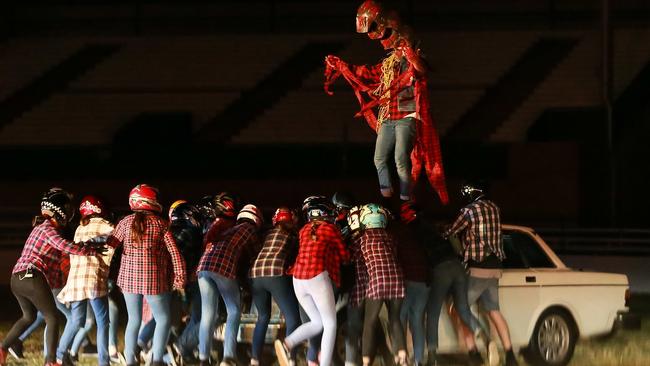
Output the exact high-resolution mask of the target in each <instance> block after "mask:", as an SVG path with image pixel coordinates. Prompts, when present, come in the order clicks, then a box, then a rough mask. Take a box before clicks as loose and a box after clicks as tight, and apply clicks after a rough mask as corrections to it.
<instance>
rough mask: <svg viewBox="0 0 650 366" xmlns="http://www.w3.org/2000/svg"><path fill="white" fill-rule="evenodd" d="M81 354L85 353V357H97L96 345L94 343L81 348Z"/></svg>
mask: <svg viewBox="0 0 650 366" xmlns="http://www.w3.org/2000/svg"><path fill="white" fill-rule="evenodd" d="M79 353H83V354H84V355H93V356H96V355H97V345H94V344H92V343H88V344H86V345H85V346H83V347H82V348H81V350H80V351H79Z"/></svg>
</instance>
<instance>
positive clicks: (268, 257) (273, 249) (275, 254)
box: [248, 226, 298, 278]
mask: <svg viewBox="0 0 650 366" xmlns="http://www.w3.org/2000/svg"><path fill="white" fill-rule="evenodd" d="M297 241H298V238H296V235H295V234H294V233H292V232H289V231H287V230H285V229H283V228H282V227H280V226H276V227H274V228H273V229H271V230H269V232H268V234H266V238H265V239H264V246H263V247H262V250H261V251H260V253H259V254H258V255H257V259H255V263H253V266H252V267H251V269H250V272H249V273H248V276H249V277H251V278H255V277H273V276H282V275H284V274H285V272H286V270H287V267H288V265H289V263H287V258H288V257H289V254H290V253H291V252H293V251H294V250H295V249H296V248H297V247H298V244H297Z"/></svg>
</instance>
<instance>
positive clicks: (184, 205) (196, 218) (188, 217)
mask: <svg viewBox="0 0 650 366" xmlns="http://www.w3.org/2000/svg"><path fill="white" fill-rule="evenodd" d="M169 221H171V222H172V223H175V222H178V223H180V222H185V223H188V224H190V225H191V226H195V227H201V224H200V223H201V221H202V218H201V213H200V212H199V210H198V209H197V208H196V207H195V206H194V205H192V204H190V203H188V202H186V201H182V200H179V201H176V202H174V203H172V205H171V207H170V208H169Z"/></svg>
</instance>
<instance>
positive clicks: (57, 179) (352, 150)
mask: <svg viewBox="0 0 650 366" xmlns="http://www.w3.org/2000/svg"><path fill="white" fill-rule="evenodd" d="M359 3H360V1H343V0H339V1H311V0H302V1H298V0H295V1H282V0H277V1H196V0H189V1H163V0H160V1H153V0H152V1H144V0H142V1H102V0H86V1H52V0H50V1H29V2H25V1H3V2H2V3H1V4H0V150H1V151H2V152H1V153H2V159H1V160H0V164H1V165H0V177H1V178H0V241H2V242H1V243H0V245H1V246H2V248H3V249H4V250H3V258H5V259H6V260H4V261H3V262H6V264H5V265H4V266H3V267H2V273H6V275H3V276H2V281H3V282H6V280H7V279H8V273H9V269H10V268H11V266H12V265H13V263H14V258H15V257H16V256H17V255H18V252H19V250H20V248H21V247H22V243H23V242H24V239H25V238H26V236H27V234H28V232H29V224H30V220H31V216H33V215H34V214H35V213H37V210H38V203H39V199H40V195H41V193H42V192H43V191H44V190H46V189H47V188H49V187H50V186H53V185H56V186H61V187H63V188H65V189H68V190H70V191H71V192H73V193H75V194H76V196H77V198H79V197H81V196H83V195H85V194H90V193H94V194H99V195H101V196H103V197H105V198H106V199H107V200H108V202H109V203H111V204H112V206H113V207H114V208H115V209H116V210H124V209H126V208H127V194H128V192H129V190H130V189H131V188H132V187H133V186H134V185H135V184H137V183H143V182H146V183H149V184H152V185H155V186H158V187H159V188H160V190H161V193H162V195H163V199H164V202H165V203H166V204H169V203H170V202H172V201H174V200H176V199H181V198H182V199H188V200H192V199H198V198H200V197H201V196H203V195H205V194H209V193H217V192H220V191H223V190H230V191H236V192H239V193H240V194H241V195H242V197H244V200H245V201H250V202H253V203H257V204H259V205H260V206H262V207H264V208H265V209H267V210H272V209H273V208H274V207H275V206H277V205H280V204H290V205H296V204H297V203H298V202H300V201H301V200H302V199H303V198H304V197H305V196H307V195H311V194H326V195H331V194H332V193H333V192H335V191H336V190H347V191H350V192H352V193H354V194H355V195H357V196H358V197H359V198H361V199H364V200H375V199H377V197H378V192H377V191H378V188H377V183H376V172H375V169H374V165H373V161H372V154H373V148H374V138H375V135H374V133H373V132H372V131H371V130H370V129H369V128H368V126H367V125H366V124H365V122H364V121H363V120H361V119H355V118H354V117H353V116H354V114H355V113H356V111H357V110H358V105H357V102H356V99H355V97H354V94H353V93H352V92H351V90H350V88H349V86H347V85H346V84H344V83H343V82H339V83H337V85H336V86H335V95H334V96H327V95H326V94H325V93H324V92H323V90H322V80H323V75H322V74H323V58H324V56H325V55H327V54H336V55H340V56H341V58H343V59H344V60H346V61H349V62H351V63H355V64H363V63H377V62H379V60H380V58H381V57H382V55H383V51H382V50H381V48H380V46H379V44H378V43H376V42H373V41H371V40H369V39H368V38H367V37H366V36H364V35H359V34H356V33H355V31H354V17H355V14H356V8H357V6H358V5H359ZM388 5H389V6H391V7H393V8H396V9H398V10H399V11H400V13H401V15H402V17H403V18H404V20H405V21H406V22H408V23H410V24H411V25H412V26H413V27H414V28H415V30H416V35H417V38H418V39H420V40H421V43H420V46H421V48H422V49H423V50H424V52H425V53H426V55H427V61H428V62H429V64H430V65H431V66H432V72H431V73H430V74H429V80H430V95H431V105H432V109H433V116H434V118H435V120H436V123H437V125H438V128H439V133H440V136H441V141H442V145H443V157H444V163H445V169H446V174H447V178H448V188H449V190H450V194H451V203H450V204H449V205H448V206H446V207H441V206H440V204H439V202H438V201H437V198H436V197H435V195H434V194H433V193H432V191H431V190H430V189H428V187H427V186H426V184H425V180H424V179H422V180H421V182H420V185H419V187H418V190H417V193H418V195H417V198H418V201H420V203H421V204H422V205H424V206H426V207H428V208H429V209H430V210H432V211H434V212H435V214H436V215H437V216H438V217H439V218H441V219H448V220H451V219H452V218H453V216H454V214H455V212H456V210H457V209H458V208H459V207H460V205H461V204H462V203H461V202H460V201H459V199H458V195H457V191H458V184H459V182H460V181H461V180H462V179H463V178H467V177H480V178H483V179H485V180H487V181H488V182H490V185H491V193H490V194H491V196H492V198H493V199H494V200H495V201H496V202H497V203H498V204H499V205H500V206H501V208H502V213H503V218H504V221H505V222H508V223H515V224H523V225H529V226H533V227H535V228H541V229H542V230H543V228H555V229H557V231H558V232H560V234H557V235H556V237H558V238H560V239H558V240H559V241H558V243H559V244H557V246H556V248H559V249H560V250H561V248H565V254H575V255H593V254H602V252H601V251H602V250H603V246H596V247H589V248H591V249H577V250H576V249H575V248H574V249H567V248H569V247H562V246H561V245H560V244H561V238H562V237H563V235H565V234H562V233H564V230H565V229H567V228H568V229H569V231H570V232H571V230H574V229H575V228H578V229H593V228H595V229H597V230H600V231H599V232H604V233H605V234H604V235H606V236H608V237H617V238H619V239H620V237H624V238H623V239H625V240H623V242H624V243H623V244H621V241H620V240H619V241H618V242H616V241H615V240H613V241H612V242H607V243H605V244H603V245H606V246H607V247H606V248H608V250H609V251H608V252H607V253H609V254H612V253H613V254H614V255H617V256H618V255H620V259H616V260H612V259H611V258H610V257H607V259H604V260H602V261H601V263H602V262H607V263H608V264H611V263H612V261H614V262H616V261H621V262H620V263H619V262H617V263H619V266H622V267H626V268H628V269H630V268H632V267H634V264H630V263H628V262H625V261H627V260H630V257H635V258H636V259H638V258H642V259H645V258H646V257H639V255H648V254H649V253H650V251H648V249H646V248H647V244H648V243H650V239H647V238H650V234H649V232H646V231H643V230H642V231H640V232H636V231H635V232H634V233H635V234H634V235H637V236H638V237H635V240H636V239H638V240H637V241H633V242H634V243H635V245H636V246H632V247H631V244H630V243H631V242H630V241H629V240H627V239H629V238H627V237H626V236H625V235H628V234H626V233H627V232H623V234H621V231H620V230H619V229H620V228H638V229H648V228H649V225H648V223H647V220H648V215H647V207H649V205H650V195H649V194H647V192H648V184H649V183H650V179H649V178H650V177H649V173H648V166H647V156H649V153H650V145H649V144H647V143H646V141H647V140H648V136H649V135H650V124H649V123H648V121H649V119H650V103H649V102H650V3H648V2H647V1H640V0H639V1H637V0H617V1H611V4H610V2H609V1H588V0H563V1H554V0H531V1H517V0H491V1H481V0H467V1H465V0H441V1H428V0H421V1H416V0H411V1H399V2H388ZM423 178H424V177H423ZM610 229H611V230H610ZM576 232H577V231H575V230H574V231H573V234H571V235H573V236H574V237H575V236H576V235H578V234H576ZM579 233H582V234H579V235H578V236H580V235H582V236H584V235H587V234H584V233H583V232H579ZM589 233H590V234H588V235H592V234H593V233H592V232H589ZM624 234H625V235H624ZM588 235H587V236H588ZM594 235H599V234H594ZM626 240H627V241H626ZM639 243H640V244H639ZM616 245H619V246H618V247H617V246H616ZM585 248H586V247H585ZM612 248H613V249H614V250H612ZM617 248H618V249H620V250H617ZM630 248H631V249H630ZM571 250H574V252H571ZM590 258H591V259H590V260H591V262H589V261H587V263H592V262H593V263H596V264H590V265H593V266H596V267H598V263H599V261H598V260H595V261H594V260H593V259H594V258H598V257H593V256H591V257H590ZM617 258H618V257H617ZM567 261H569V262H570V260H567ZM623 263H625V264H623ZM578 265H580V263H578ZM616 268H618V267H616ZM616 268H614V269H616ZM639 270H641V269H639ZM632 275H633V274H632ZM634 281H635V280H633V285H635V283H634ZM647 291H650V286H648V290H647Z"/></svg>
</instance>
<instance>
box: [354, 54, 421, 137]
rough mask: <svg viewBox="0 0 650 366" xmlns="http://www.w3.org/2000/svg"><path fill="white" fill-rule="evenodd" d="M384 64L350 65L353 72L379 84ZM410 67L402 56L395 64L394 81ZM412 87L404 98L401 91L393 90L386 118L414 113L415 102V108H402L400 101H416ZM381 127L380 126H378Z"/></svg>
mask: <svg viewBox="0 0 650 366" xmlns="http://www.w3.org/2000/svg"><path fill="white" fill-rule="evenodd" d="M382 64H383V61H382V62H380V63H378V64H376V65H372V66H369V65H362V66H355V65H349V67H350V69H351V70H352V72H353V73H354V74H355V75H356V76H358V77H360V78H362V79H365V80H366V81H367V82H369V83H372V84H377V85H379V84H380V83H381V78H382V71H381V69H382ZM407 67H408V61H407V60H406V58H405V57H402V58H401V59H400V62H399V63H398V64H397V65H396V66H395V74H394V75H395V76H394V78H393V82H395V81H396V80H397V79H398V78H399V76H400V75H401V73H402V72H404V71H405V70H406V68H407ZM409 88H410V89H411V92H410V93H409V95H410V96H409V97H408V99H404V97H403V96H402V95H400V93H394V92H391V94H390V98H389V100H388V103H389V104H388V116H387V118H386V119H389V120H398V119H402V118H404V117H406V116H407V115H409V114H412V113H413V112H415V104H413V108H412V109H409V110H402V108H401V106H400V103H403V102H406V101H413V103H415V99H414V96H413V86H412V85H411V86H409ZM377 128H379V126H377Z"/></svg>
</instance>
